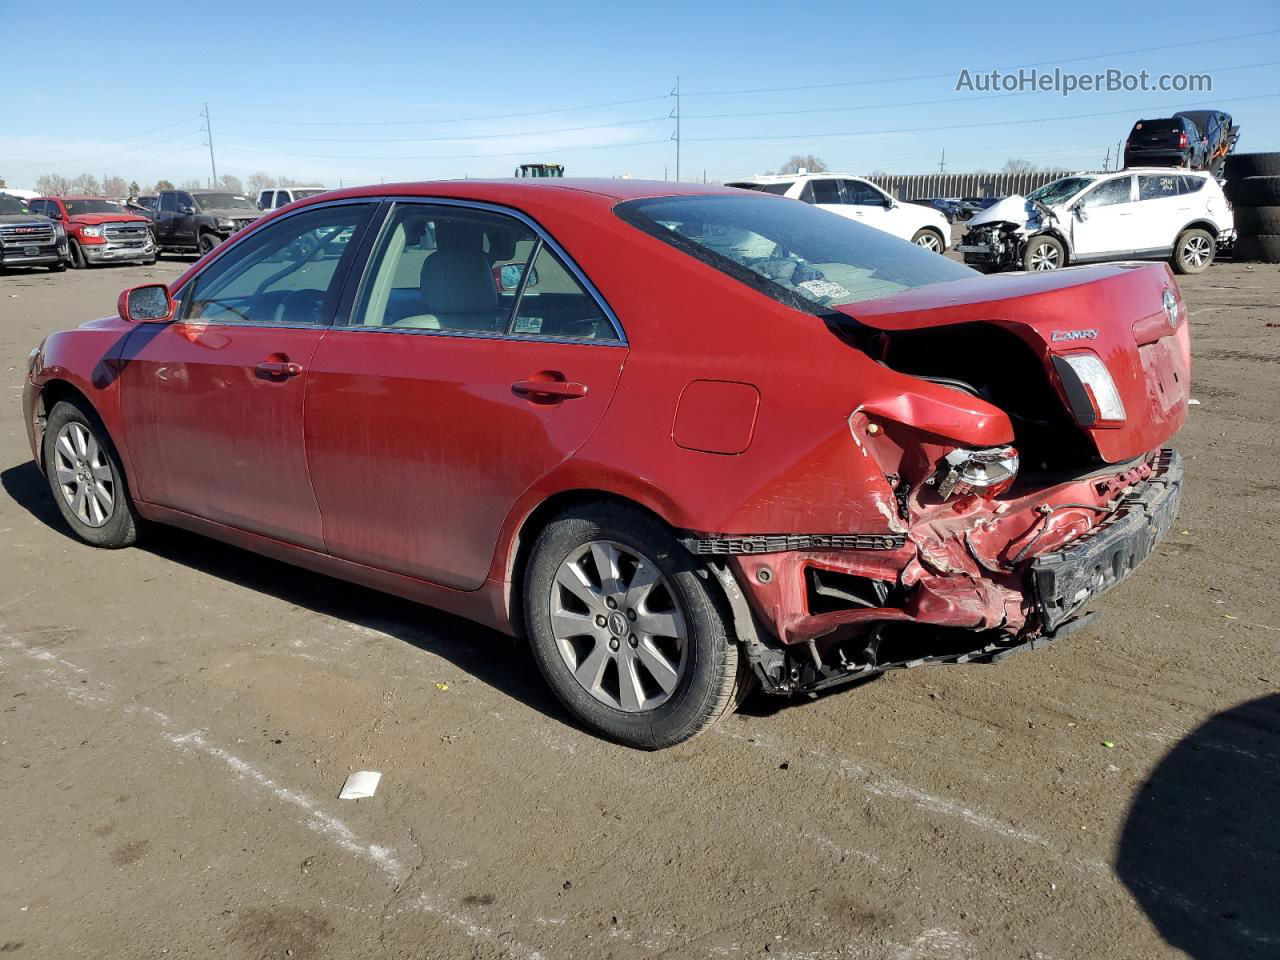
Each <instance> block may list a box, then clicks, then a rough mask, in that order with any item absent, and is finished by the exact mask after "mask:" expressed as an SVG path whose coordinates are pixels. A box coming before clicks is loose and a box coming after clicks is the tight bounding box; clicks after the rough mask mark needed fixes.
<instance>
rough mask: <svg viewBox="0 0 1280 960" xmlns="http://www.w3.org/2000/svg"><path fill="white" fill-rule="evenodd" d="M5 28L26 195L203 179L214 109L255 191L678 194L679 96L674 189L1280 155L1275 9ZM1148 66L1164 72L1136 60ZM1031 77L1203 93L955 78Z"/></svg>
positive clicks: (77, 15)
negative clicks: (1189, 83)
mask: <svg viewBox="0 0 1280 960" xmlns="http://www.w3.org/2000/svg"><path fill="white" fill-rule="evenodd" d="M0 23H2V24H3V25H4V30H5V33H6V35H7V36H8V37H9V38H10V39H9V41H8V42H7V43H6V44H5V46H6V63H8V64H9V65H10V66H13V65H15V64H19V63H24V62H28V60H29V62H30V63H32V64H36V63H42V64H45V65H46V66H47V68H48V69H27V68H23V69H21V70H16V71H15V70H6V75H7V76H8V77H9V80H8V82H7V84H6V93H5V96H4V97H3V99H2V100H0V176H2V177H4V178H5V179H6V180H7V182H8V184H9V186H11V187H28V186H31V185H32V184H33V183H34V181H35V178H36V177H37V176H39V175H40V174H42V173H60V174H63V175H66V176H75V175H77V174H80V173H93V174H95V175H98V176H102V175H104V174H119V175H121V176H123V177H125V178H126V179H136V180H138V181H139V182H141V183H144V184H146V183H150V182H153V181H154V180H155V179H157V178H159V177H165V178H167V179H170V180H173V181H175V182H178V181H181V180H185V179H188V178H201V179H204V178H207V177H208V176H209V153H208V148H207V147H206V146H204V143H205V135H204V133H203V131H202V125H203V120H202V119H201V118H199V117H198V114H199V113H200V111H201V109H202V106H203V103H204V102H205V101H206V100H207V101H208V104H209V110H210V114H211V118H212V125H213V138H214V146H215V149H216V158H217V165H218V172H219V173H220V174H221V173H231V174H235V175H237V176H239V177H241V178H245V177H247V176H248V175H249V174H251V173H253V172H255V171H265V172H267V173H270V174H274V175H284V176H290V177H294V178H297V179H305V180H308V181H312V182H318V183H321V184H324V185H327V186H338V185H339V183H343V184H347V185H350V184H352V183H368V182H376V181H378V180H380V179H385V180H387V181H392V180H411V179H432V178H441V177H460V176H472V177H477V176H508V175H510V173H511V170H512V169H513V168H514V166H515V165H516V163H518V162H520V161H522V160H554V161H558V162H561V163H563V164H564V165H565V167H566V171H567V172H568V173H569V174H570V175H600V176H615V175H622V174H629V175H631V176H635V177H653V178H662V177H663V176H664V175H665V176H669V177H672V178H674V176H675V163H676V160H675V145H674V143H672V142H671V141H670V139H669V138H670V136H671V134H672V131H673V128H674V121H672V120H670V119H668V118H667V115H668V114H669V113H670V112H671V110H672V109H673V107H674V100H673V98H671V97H670V96H668V94H669V92H670V91H671V89H672V86H673V84H674V82H675V78H676V76H677V74H678V75H679V76H680V79H681V88H682V91H684V93H685V95H684V96H683V97H682V100H681V109H682V113H683V121H682V135H683V143H682V156H681V171H680V172H681V175H682V177H683V178H685V179H701V178H702V176H703V174H704V171H705V173H706V176H707V178H708V179H711V180H724V179H732V178H733V177H736V176H742V175H746V174H750V173H753V172H765V171H770V170H774V169H776V168H777V167H778V165H779V164H781V163H782V162H783V161H785V160H786V159H787V157H789V156H791V155H792V154H796V153H812V154H816V155H817V156H819V157H821V158H822V159H823V160H824V161H825V162H826V163H827V164H828V165H829V166H830V167H832V168H833V169H841V170H848V171H851V172H864V173H865V172H870V171H873V170H885V171H892V172H924V171H934V170H937V168H938V164H939V161H940V158H941V154H942V151H943V150H944V149H945V150H946V163H947V170H948V171H953V172H959V171H964V170H971V169H976V168H986V169H998V168H999V167H1000V166H1001V165H1002V164H1003V163H1004V162H1005V161H1006V160H1007V159H1009V158H1011V157H1018V158H1023V159H1026V160H1029V161H1031V162H1033V163H1036V164H1039V165H1043V166H1055V167H1064V168H1068V169H1081V168H1096V167H1100V166H1101V163H1102V160H1103V157H1104V154H1105V153H1106V150H1107V147H1108V146H1111V147H1112V148H1113V149H1114V145H1115V144H1116V143H1117V142H1118V141H1120V140H1123V138H1124V137H1125V135H1126V134H1127V132H1128V130H1129V128H1130V126H1131V125H1132V123H1133V121H1134V120H1135V119H1137V118H1138V117H1140V116H1143V115H1146V116H1157V115H1168V114H1169V113H1171V112H1172V109H1176V108H1178V107H1182V106H1186V107H1188V108H1194V107H1196V106H1208V105H1217V104H1221V105H1222V108H1223V109H1226V110H1228V111H1229V112H1231V113H1232V114H1233V115H1234V116H1235V117H1236V118H1237V120H1238V122H1239V123H1240V124H1241V125H1242V126H1243V128H1244V139H1243V140H1242V141H1241V149H1242V150H1248V151H1259V150H1280V4H1277V3H1276V2H1275V0H1223V2H1218V3H1214V4H1205V3H1204V2H1203V0H1200V2H1181V0H1178V2H1161V3H1158V4H1157V3H1153V2H1147V3H1144V4H1141V5H1129V4H1118V3H1114V2H1113V3H1098V4H1087V3H1086V4H1072V5H1066V6H1064V5H1049V6H1045V7H1043V9H1041V8H1039V7H1036V6H1035V5H1031V6H1028V5H1026V4H1021V5H1018V4H1004V5H1000V4H990V3H981V4H978V3H959V2H952V3H945V4H944V3H913V4H908V3H901V4H896V5H892V4H874V5H867V6H866V7H865V8H863V7H859V6H856V5H854V4H849V3H825V2H819V0H814V2H810V3H808V4H803V5H792V4H770V5H765V4H759V3H755V4H752V3H742V2H738V3H733V4H728V3H718V2H711V0H704V2H699V3H691V2H684V3H678V4H677V3H664V2H649V3H645V4H632V3H628V4H607V3H579V2H574V0H564V2H559V3H549V4H530V3H527V2H524V3H507V2H489V3H485V4H478V3H472V4H466V3H457V2H453V3H448V4H438V3H408V2H403V3H402V2H382V0H368V2H365V3H361V4H352V3H330V2H324V0H318V2H306V3H300V2H283V3H274V4H264V3H257V4H250V3H241V2H224V3H221V4H218V5H212V6H211V5H207V4H177V3H169V4H163V5H162V4H152V3H146V2H139V3H133V4H130V5H129V6H128V7H127V11H126V9H125V8H120V7H117V6H116V5H114V4H101V3H99V4H94V5H89V4H83V3H80V2H79V0H71V2H69V3H67V4H64V5H62V6H60V7H59V8H58V13H57V14H56V15H50V14H49V12H48V10H47V9H46V8H44V7H41V6H40V5H36V4H30V3H20V2H17V0H0ZM1232 36H1236V37H1239V38H1238V39H1231V40H1214V38H1222V37H1232ZM16 37H25V38H27V39H28V41H29V43H26V44H21V45H19V44H15V43H13V42H12V40H13V38H16ZM1205 41H1213V42H1205ZM1172 44H1194V45H1184V46H1178V47H1169V46H1168V45H1172ZM1153 47H1162V49H1143V50H1140V52H1127V53H1126V52H1121V51H1139V48H1153ZM1097 54H1104V55H1105V56H1097V57H1094V55H1097ZM1085 57H1089V58H1090V59H1080V58H1085ZM1064 60H1070V61H1075V62H1069V63H1062V62H1061V61H1064ZM135 63H137V64H144V65H146V66H147V68H148V69H146V70H137V69H133V68H131V66H130V65H131V64H135ZM77 64H79V65H80V66H76V65H77ZM1022 65H1038V66H1040V67H1041V68H1042V69H1048V70H1052V69H1053V68H1054V67H1055V66H1061V67H1062V69H1064V70H1074V71H1079V72H1092V71H1096V70H1104V69H1106V68H1116V69H1119V70H1122V71H1128V72H1137V71H1139V70H1147V71H1149V72H1150V73H1151V74H1152V75H1153V76H1154V75H1159V74H1161V73H1173V72H1206V73H1209V74H1211V75H1212V76H1213V92H1212V93H1211V94H1202V93H1194V94H1180V93H1159V92H1154V91H1152V92H1146V93H1143V92H1133V93H1107V92H1077V93H1075V94H1073V95H1071V96H1069V97H1065V98H1064V97H1063V96H1061V95H1060V94H1058V93H1052V92H1041V93H1030V94H1021V95H1017V96H1008V95H1004V96H993V95H992V94H990V93H985V94H984V93H979V92H976V91H975V92H963V91H962V92H957V91H956V81H957V77H958V76H959V74H960V71H961V70H962V69H968V70H969V71H971V72H972V73H975V74H976V73H979V72H986V71H990V70H992V69H996V68H1006V67H1018V66H1022ZM99 70H100V71H101V76H100V77H99V76H98V71H99ZM778 88H792V89H778ZM722 91H734V92H730V93H725V92H722ZM737 91H755V92H737ZM726 114H727V115H729V116H725V115H726ZM1095 114H1110V115H1106V116H1096V115H1095ZM1078 115H1088V116H1078ZM1070 117H1075V119H1059V118H1070ZM478 118H488V119H478ZM1009 121H1019V122H1017V123H1010V122H1009ZM1026 121H1034V122H1026ZM1046 121H1047V122H1046Z"/></svg>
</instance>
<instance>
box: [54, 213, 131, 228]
mask: <svg viewBox="0 0 1280 960" xmlns="http://www.w3.org/2000/svg"><path fill="white" fill-rule="evenodd" d="M68 219H69V220H70V221H71V222H72V223H79V224H82V225H84V226H86V227H96V226H97V225H98V224H100V223H131V222H134V221H137V222H139V223H146V222H147V218H146V217H140V216H138V215H137V214H136V213H76V214H72V215H71V216H70V217H69V218H68Z"/></svg>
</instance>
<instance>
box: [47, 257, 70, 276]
mask: <svg viewBox="0 0 1280 960" xmlns="http://www.w3.org/2000/svg"><path fill="white" fill-rule="evenodd" d="M66 269H67V262H66V261H65V260H60V261H58V262H57V263H54V264H51V265H50V266H49V272H50V273H62V271H64V270H66Z"/></svg>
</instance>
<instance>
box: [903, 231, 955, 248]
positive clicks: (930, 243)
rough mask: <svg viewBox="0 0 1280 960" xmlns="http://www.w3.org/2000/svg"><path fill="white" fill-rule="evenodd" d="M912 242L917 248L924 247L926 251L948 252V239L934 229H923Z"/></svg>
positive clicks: (917, 232)
mask: <svg viewBox="0 0 1280 960" xmlns="http://www.w3.org/2000/svg"><path fill="white" fill-rule="evenodd" d="M911 242H912V243H914V244H915V245H916V246H917V247H924V248H925V249H926V250H929V251H932V252H933V253H946V252H947V241H946V238H944V237H943V236H942V234H941V233H939V232H938V231H937V230H935V229H933V227H923V228H921V229H919V230H917V231H916V232H915V235H914V236H912V238H911Z"/></svg>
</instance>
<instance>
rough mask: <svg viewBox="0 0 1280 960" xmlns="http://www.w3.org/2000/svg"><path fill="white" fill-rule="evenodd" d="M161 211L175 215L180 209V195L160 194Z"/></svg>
mask: <svg viewBox="0 0 1280 960" xmlns="http://www.w3.org/2000/svg"><path fill="white" fill-rule="evenodd" d="M160 209H161V210H162V211H165V212H167V213H175V212H177V209H178V195H177V194H176V193H162V194H160Z"/></svg>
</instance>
